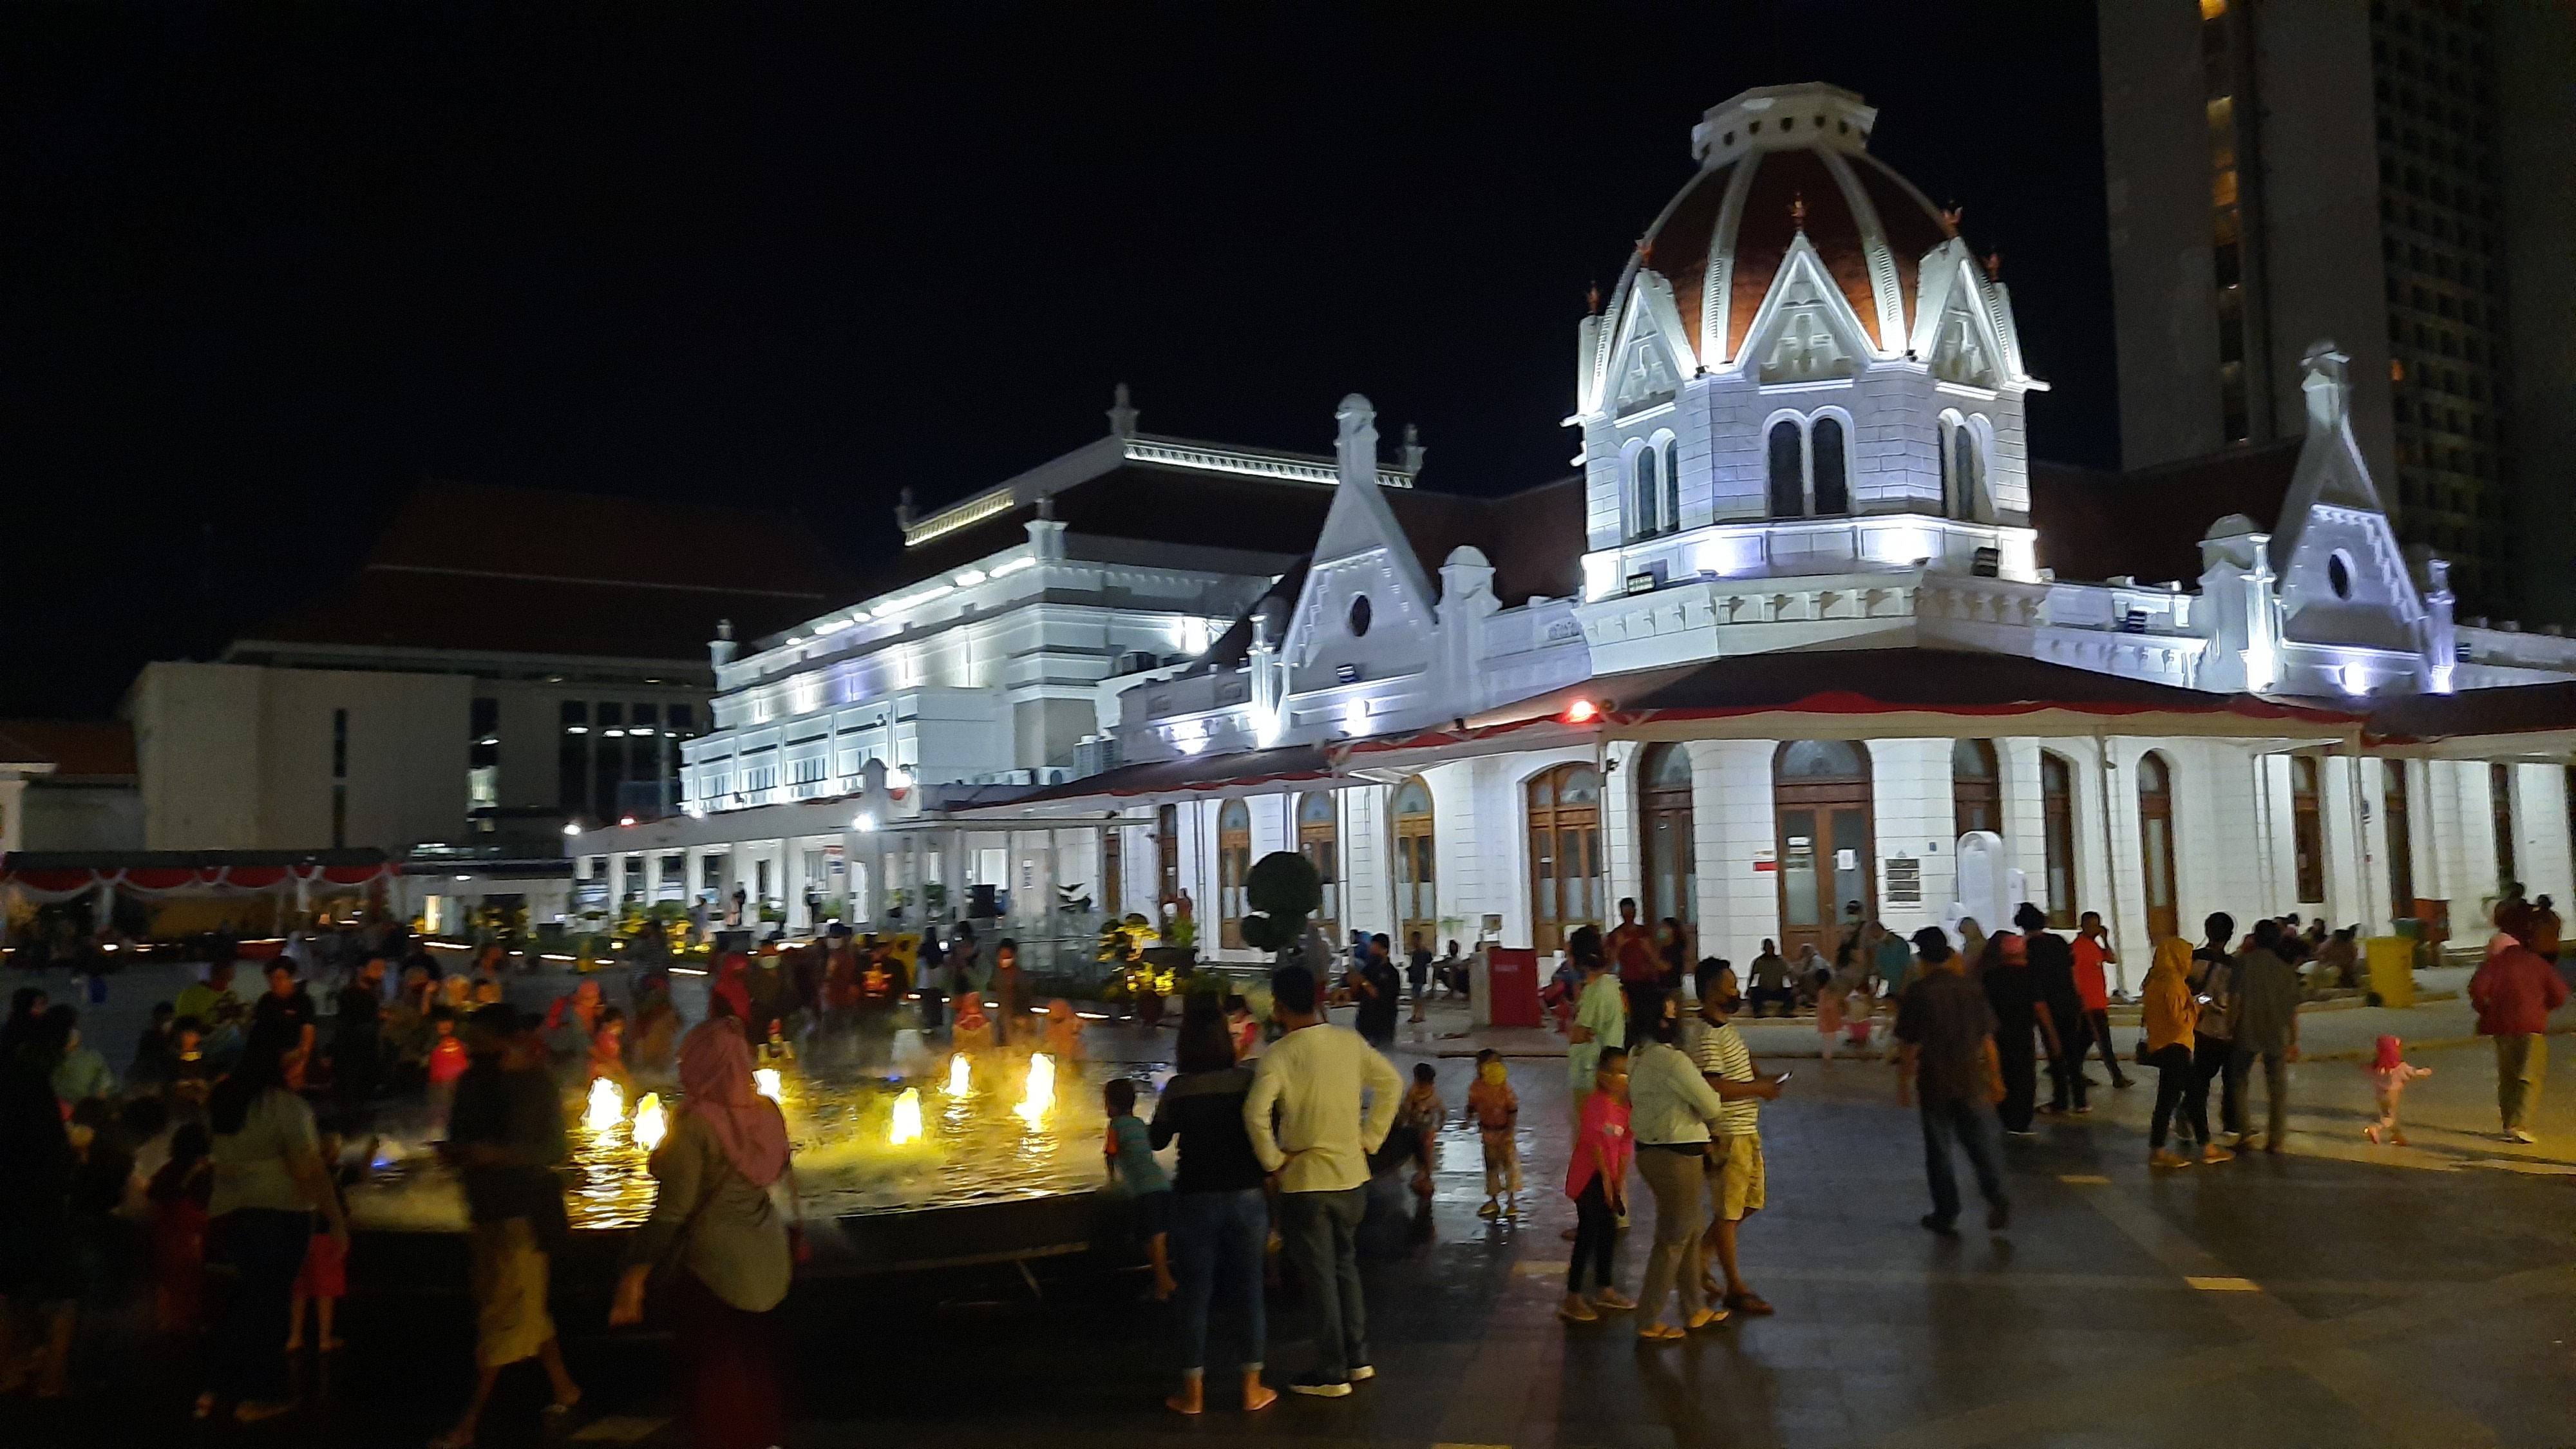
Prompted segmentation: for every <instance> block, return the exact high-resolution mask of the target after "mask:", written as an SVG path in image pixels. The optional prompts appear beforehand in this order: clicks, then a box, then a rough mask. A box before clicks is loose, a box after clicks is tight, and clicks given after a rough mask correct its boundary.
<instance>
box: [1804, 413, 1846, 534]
mask: <svg viewBox="0 0 2576 1449" xmlns="http://www.w3.org/2000/svg"><path fill="white" fill-rule="evenodd" d="M1808 450H1809V452H1811V453H1812V454H1813V455H1814V457H1815V467H1816V512H1817V513H1818V514H1820V515H1826V516H1830V515H1832V514H1837V513H1849V512H1851V485H1850V482H1849V478H1848V469H1847V468H1846V466H1845V465H1846V463H1847V461H1848V460H1847V459H1846V457H1845V455H1844V453H1843V424H1842V419H1840V418H1834V417H1823V418H1818V419H1816V426H1815V430H1814V431H1813V432H1812V433H1810V434H1809V435H1808Z"/></svg>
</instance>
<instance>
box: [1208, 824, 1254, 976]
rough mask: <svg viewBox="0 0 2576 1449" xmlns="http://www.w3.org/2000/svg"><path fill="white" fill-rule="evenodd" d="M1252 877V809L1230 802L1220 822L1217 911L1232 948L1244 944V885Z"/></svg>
mask: <svg viewBox="0 0 2576 1449" xmlns="http://www.w3.org/2000/svg"><path fill="white" fill-rule="evenodd" d="M1250 874H1252V810H1251V807H1249V806H1247V805H1245V804H1244V803H1243V802H1242V801H1240V800H1228V801H1226V802H1225V806H1224V808H1223V809H1221V810H1219V811H1218V812H1217V819H1216V884H1217V911H1218V915H1219V919H1220V920H1222V921H1223V923H1224V934H1223V937H1222V939H1223V941H1224V943H1225V944H1226V946H1227V947H1229V948H1234V949H1239V948H1241V947H1242V945H1243V910H1244V899H1243V888H1244V887H1243V883H1244V878H1245V877H1247V876H1249V875H1250Z"/></svg>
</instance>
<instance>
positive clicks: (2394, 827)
mask: <svg viewBox="0 0 2576 1449" xmlns="http://www.w3.org/2000/svg"><path fill="white" fill-rule="evenodd" d="M2379 770H2380V774H2381V775H2383V776H2385V777H2386V779H2387V789H2386V790H2385V792H2383V793H2382V795H2381V796H2380V799H2381V802H2382V809H2381V812H2380V813H2381V817H2382V819H2384V820H2385V821H2386V823H2387V827H2388V914H2389V915H2391V916H2393V917H2395V918H2397V919H2399V920H2404V919H2406V918H2407V917H2410V916H2412V915H2414V914H2415V832H2414V830H2413V828H2412V827H2411V826H2410V825H2409V823H2408V820H2407V813H2408V812H2407V809H2406V762H2405V761H2404V760H2383V761H2381V762H2380V766H2379Z"/></svg>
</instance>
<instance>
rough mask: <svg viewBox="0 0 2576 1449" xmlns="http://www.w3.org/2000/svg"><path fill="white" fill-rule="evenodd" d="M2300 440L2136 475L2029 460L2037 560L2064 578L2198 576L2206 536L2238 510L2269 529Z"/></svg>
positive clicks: (2189, 460)
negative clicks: (2202, 544) (2201, 546)
mask: <svg viewBox="0 0 2576 1449" xmlns="http://www.w3.org/2000/svg"><path fill="white" fill-rule="evenodd" d="M2303 441H2304V440H2303V439H2299V438H2285V439H2282V440H2281V441H2279V442H2274V443H2265V444H2263V445H2262V446H2260V447H2252V448H2231V449H2229V450H2228V451H2226V452H2224V453H2213V454H2210V455H2209V456H2207V457H2202V458H2186V459H2184V460H2182V461H2181V462H2177V463H2166V464H2161V465H2159V466H2157V467H2153V468H2145V469H2141V470H2139V471H2137V472H2135V473H2105V472H2100V471H2097V470H2095V469H2091V468H2078V467H2075V466H2073V465H2072V464H2066V463H2046V462H2039V461H2033V462H2032V463H2031V465H2030V522H2031V526H2032V527H2033V528H2036V529H2038V530H2039V563H2040V566H2041V567H2043V568H2051V569H2055V570H2056V571H2057V576H2058V577H2059V578H2062V579H2107V578H2109V577H2111V576H2112V575H2113V574H2127V575H2129V576H2130V577H2132V578H2136V579H2139V580H2142V581H2145V582H2150V583H2160V582H2163V581H2165V580H2169V579H2180V580H2182V581H2183V582H2185V583H2189V582H2191V581H2192V580H2194V579H2197V578H2199V577H2200V569H2201V563H2200V540H2201V538H2202V536H2203V535H2205V534H2207V533H2208V532H2209V526H2210V525H2211V524H2213V523H2216V522H2217V521H2218V520H2220V519H2222V518H2225V517H2226V516H2227V515H2229V514H2231V513H2241V514H2244V515H2245V516H2246V517H2247V518H2250V519H2252V520H2254V523H2255V525H2256V526H2257V527H2259V528H2262V529H2264V530H2266V531H2269V530H2271V529H2274V528H2277V527H2279V526H2280V522H2281V501H2282V499H2283V498H2284V497H2286V496H2287V495H2288V493H2289V491H2290V475H2291V474H2292V473H2294V472H2296V471H2297V469H2298V465H2299V447H2300V444H2301V443H2302V442H2303Z"/></svg>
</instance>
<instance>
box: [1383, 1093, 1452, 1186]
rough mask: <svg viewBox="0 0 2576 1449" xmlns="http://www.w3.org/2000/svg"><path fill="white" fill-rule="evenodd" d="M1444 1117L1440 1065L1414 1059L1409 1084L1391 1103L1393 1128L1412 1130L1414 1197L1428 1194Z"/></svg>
mask: <svg viewBox="0 0 2576 1449" xmlns="http://www.w3.org/2000/svg"><path fill="white" fill-rule="evenodd" d="M1448 1119H1449V1108H1448V1106H1447V1104H1445V1103H1443V1102H1442V1101H1441V1100H1440V1069H1439V1068H1437V1067H1434V1066H1433V1065H1431V1064H1430V1063H1429V1062H1416V1063H1414V1065H1413V1086H1412V1088H1411V1089H1410V1090H1408V1091H1407V1092H1406V1093H1405V1094H1404V1100H1403V1101H1401V1102H1398V1103H1396V1104H1395V1130H1396V1131H1398V1132H1406V1131H1410V1132H1411V1133H1412V1134H1413V1157H1414V1162H1415V1163H1416V1164H1417V1168H1416V1171H1415V1172H1414V1175H1413V1193H1414V1196H1416V1197H1426V1198H1427V1197H1429V1196H1431V1175H1432V1174H1433V1173H1435V1172H1437V1171H1439V1170H1440V1124H1441V1123H1443V1122H1445V1121H1447V1120H1448Z"/></svg>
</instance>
